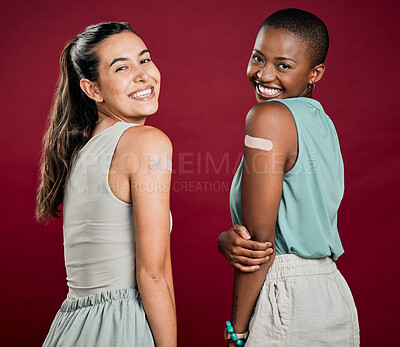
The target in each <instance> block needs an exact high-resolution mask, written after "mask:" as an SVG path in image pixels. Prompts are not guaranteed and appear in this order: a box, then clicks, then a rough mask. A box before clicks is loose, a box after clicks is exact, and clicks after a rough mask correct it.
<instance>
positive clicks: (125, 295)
mask: <svg viewBox="0 0 400 347" xmlns="http://www.w3.org/2000/svg"><path fill="white" fill-rule="evenodd" d="M124 299H125V300H126V299H136V300H140V294H139V291H138V290H137V289H135V288H126V289H112V290H105V291H102V292H98V293H93V294H90V295H88V296H84V297H82V298H78V299H76V300H69V299H68V298H67V299H65V300H64V302H63V303H62V305H61V308H60V311H61V312H72V311H75V310H79V309H80V308H83V307H88V306H95V305H98V304H102V303H105V302H110V301H113V300H124Z"/></svg>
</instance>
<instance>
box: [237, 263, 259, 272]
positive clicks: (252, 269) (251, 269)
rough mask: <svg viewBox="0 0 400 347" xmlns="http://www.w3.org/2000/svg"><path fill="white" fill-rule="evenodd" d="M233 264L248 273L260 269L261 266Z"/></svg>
mask: <svg viewBox="0 0 400 347" xmlns="http://www.w3.org/2000/svg"><path fill="white" fill-rule="evenodd" d="M233 266H234V267H235V268H236V269H238V270H239V271H241V272H246V273H251V272H255V271H258V270H260V267H259V266H258V265H256V266H244V265H242V264H239V263H235V264H233Z"/></svg>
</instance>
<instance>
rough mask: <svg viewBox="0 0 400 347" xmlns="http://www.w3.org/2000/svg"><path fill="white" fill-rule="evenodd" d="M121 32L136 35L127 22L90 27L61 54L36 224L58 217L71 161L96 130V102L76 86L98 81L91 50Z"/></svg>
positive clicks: (43, 161) (42, 158)
mask: <svg viewBox="0 0 400 347" xmlns="http://www.w3.org/2000/svg"><path fill="white" fill-rule="evenodd" d="M124 30H129V31H131V32H133V33H135V32H134V31H133V30H132V29H131V27H130V26H129V24H128V23H118V22H110V23H100V24H96V25H92V26H89V27H87V28H86V29H85V31H84V32H82V33H81V34H79V35H78V36H77V38H76V39H74V40H72V41H71V42H69V43H68V44H67V46H66V47H65V49H64V50H63V52H62V54H61V58H60V67H61V73H60V77H59V79H58V86H57V90H56V93H55V98H54V103H53V106H52V109H51V112H50V116H49V125H48V128H47V131H46V133H45V136H44V138H43V150H42V157H41V164H40V184H39V187H38V190H37V197H36V202H37V205H36V211H35V217H36V219H37V220H38V221H50V220H51V218H52V217H55V218H59V217H60V216H59V215H58V213H59V212H60V210H59V205H60V204H61V203H62V201H63V196H64V189H65V185H66V182H67V176H68V173H69V171H70V168H71V163H72V160H73V158H74V155H75V154H76V153H77V152H78V151H79V150H80V149H81V148H82V147H83V146H84V145H85V143H86V142H87V141H88V140H89V138H90V135H91V133H92V131H93V129H94V127H95V123H96V120H97V107H96V103H95V102H94V101H93V100H91V99H90V98H88V97H87V96H86V94H85V93H84V92H83V91H82V90H81V88H80V86H79V83H80V80H81V79H82V78H88V79H89V80H91V81H97V80H98V64H99V61H98V58H97V56H96V54H95V49H94V48H95V47H96V45H97V44H98V43H99V42H101V41H102V40H104V39H105V38H107V37H109V36H111V35H114V34H118V33H120V32H122V31H124ZM135 34H136V33H135Z"/></svg>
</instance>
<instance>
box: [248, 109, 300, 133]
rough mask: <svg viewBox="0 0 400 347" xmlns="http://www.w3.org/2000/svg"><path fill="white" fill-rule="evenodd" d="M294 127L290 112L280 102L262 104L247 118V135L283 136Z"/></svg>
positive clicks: (249, 113)
mask: <svg viewBox="0 0 400 347" xmlns="http://www.w3.org/2000/svg"><path fill="white" fill-rule="evenodd" d="M293 126H295V123H294V120H293V117H292V115H291V112H290V110H289V109H288V108H287V106H286V105H284V104H283V103H281V102H279V101H269V102H261V103H259V104H257V105H255V106H253V107H252V108H251V110H250V111H249V112H248V114H247V117H246V134H250V135H253V136H261V137H262V136H263V135H264V134H266V133H268V134H271V133H276V134H282V133H285V132H286V130H287V129H288V128H292V127H293Z"/></svg>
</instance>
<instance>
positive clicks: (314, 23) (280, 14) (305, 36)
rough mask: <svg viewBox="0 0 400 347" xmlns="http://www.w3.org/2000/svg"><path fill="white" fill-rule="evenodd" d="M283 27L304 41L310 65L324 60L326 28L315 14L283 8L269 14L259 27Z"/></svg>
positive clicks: (326, 37)
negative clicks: (307, 49) (308, 53)
mask: <svg viewBox="0 0 400 347" xmlns="http://www.w3.org/2000/svg"><path fill="white" fill-rule="evenodd" d="M265 27H274V28H283V29H286V30H288V31H290V32H291V33H293V34H295V35H296V36H298V37H299V38H301V39H302V40H304V41H305V43H306V44H307V46H308V48H309V52H310V63H311V65H312V66H316V65H319V64H322V63H323V62H324V61H325V58H326V55H327V53H328V47H329V35H328V29H327V28H326V25H325V23H324V22H323V21H322V20H321V19H320V18H318V17H317V16H316V15H314V14H312V13H310V12H307V11H303V10H299V9H297V8H285V9H283V10H279V11H277V12H275V13H273V14H271V15H270V16H269V17H268V18H267V19H266V20H265V21H264V22H263V23H262V24H261V27H260V29H259V32H260V30H261V29H263V28H265Z"/></svg>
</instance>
